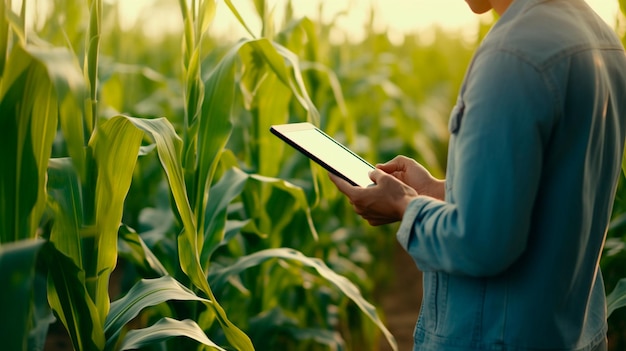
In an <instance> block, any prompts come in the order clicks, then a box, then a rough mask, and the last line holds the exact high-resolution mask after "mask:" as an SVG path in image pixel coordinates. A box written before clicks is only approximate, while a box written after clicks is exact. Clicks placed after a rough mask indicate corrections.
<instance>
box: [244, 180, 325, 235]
mask: <svg viewBox="0 0 626 351" xmlns="http://www.w3.org/2000/svg"><path fill="white" fill-rule="evenodd" d="M248 186H249V187H250V192H246V194H253V195H252V197H248V201H247V203H246V206H247V208H248V211H249V212H250V213H254V214H255V216H257V217H258V218H259V220H260V224H259V229H260V230H261V231H262V232H272V233H280V232H281V231H282V230H283V229H284V228H285V227H286V226H287V224H289V222H290V221H291V220H292V216H293V214H294V213H295V212H296V211H304V213H305V215H306V219H307V224H308V230H309V231H310V233H311V235H312V236H313V239H314V240H317V239H318V234H317V230H316V229H315V224H314V223H313V218H312V217H311V208H310V207H309V203H308V200H307V198H306V194H305V193H304V190H302V188H300V187H298V186H296V185H293V184H291V183H289V182H287V181H285V180H282V179H278V178H271V177H265V176H261V175H256V174H255V175H251V176H250V180H249V181H248ZM267 187H269V189H270V190H262V189H264V188H267ZM261 193H264V194H265V197H264V198H262V199H261V198H258V197H257V196H256V195H255V194H261ZM272 196H273V197H272ZM271 203H282V204H285V203H290V204H291V206H279V207H276V206H271V205H269V204H271Z"/></svg>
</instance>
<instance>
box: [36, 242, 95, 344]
mask: <svg viewBox="0 0 626 351" xmlns="http://www.w3.org/2000/svg"><path fill="white" fill-rule="evenodd" d="M45 252H46V255H45V256H46V264H47V266H48V270H49V278H48V301H49V303H50V307H52V309H53V310H54V311H55V312H56V314H57V316H58V317H59V319H60V320H61V322H63V325H64V326H65V328H66V330H67V332H68V334H69V336H70V338H71V339H72V344H73V346H74V349H75V350H89V351H91V350H94V351H95V350H102V349H103V348H104V345H105V339H104V329H103V327H102V323H101V322H100V321H101V320H104V317H106V315H103V316H102V318H101V314H100V313H99V310H98V309H97V307H96V305H95V304H94V302H93V300H92V299H91V297H90V296H89V293H88V292H87V289H86V288H85V272H84V271H83V270H81V269H80V268H79V267H78V266H76V264H75V263H74V260H73V259H71V258H70V257H67V256H66V255H64V254H63V253H62V252H60V251H58V250H56V249H55V248H54V247H52V246H50V249H49V250H45Z"/></svg>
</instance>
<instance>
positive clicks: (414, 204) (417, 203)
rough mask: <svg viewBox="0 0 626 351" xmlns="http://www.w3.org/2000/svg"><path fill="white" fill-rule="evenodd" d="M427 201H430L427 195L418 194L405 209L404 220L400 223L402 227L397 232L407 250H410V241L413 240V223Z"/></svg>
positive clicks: (399, 239) (397, 236) (399, 240)
mask: <svg viewBox="0 0 626 351" xmlns="http://www.w3.org/2000/svg"><path fill="white" fill-rule="evenodd" d="M426 201H428V198H427V197H425V196H418V197H416V198H415V199H413V200H412V201H411V202H410V203H409V205H408V206H407V207H406V210H405V211H404V215H403V216H402V222H401V223H400V227H399V228H398V232H397V233H396V238H397V239H398V242H400V245H402V247H403V248H404V249H405V250H406V251H409V242H410V240H411V234H412V233H413V224H415V219H416V218H417V214H418V213H419V211H420V210H421V209H422V207H423V206H424V204H425V203H426Z"/></svg>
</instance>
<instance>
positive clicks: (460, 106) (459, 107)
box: [448, 97, 465, 134]
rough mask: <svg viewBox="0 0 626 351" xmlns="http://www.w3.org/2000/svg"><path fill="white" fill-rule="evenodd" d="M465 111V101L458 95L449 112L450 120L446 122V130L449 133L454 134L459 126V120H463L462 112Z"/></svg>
mask: <svg viewBox="0 0 626 351" xmlns="http://www.w3.org/2000/svg"><path fill="white" fill-rule="evenodd" d="M464 112H465V103H464V102H463V100H462V99H461V97H459V99H458V100H457V102H456V105H454V108H453V109H452V112H451V113H450V121H449V122H448V130H449V131H450V134H456V133H457V132H458V131H459V129H460V128H461V121H462V120H463V113H464Z"/></svg>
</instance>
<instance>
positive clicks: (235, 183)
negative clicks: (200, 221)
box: [200, 168, 248, 268]
mask: <svg viewBox="0 0 626 351" xmlns="http://www.w3.org/2000/svg"><path fill="white" fill-rule="evenodd" d="M247 180H248V175H247V174H246V173H245V172H243V171H242V170H240V169H237V168H232V169H230V170H228V171H227V172H226V173H225V174H224V175H223V176H222V178H221V179H220V181H219V182H217V183H216V184H215V185H214V186H213V187H212V188H211V196H212V199H213V201H209V203H208V204H207V206H206V225H205V229H204V232H205V235H204V245H203V246H202V254H201V255H200V262H206V263H205V267H206V266H208V263H209V259H210V258H211V255H212V254H213V252H215V250H216V249H217V248H218V247H219V244H220V243H221V242H222V241H223V240H224V237H225V235H226V213H227V210H228V205H229V204H230V203H231V202H232V201H233V199H234V198H235V197H237V196H239V195H240V194H241V192H242V190H243V188H244V186H245V183H246V181H247ZM206 268H208V267H206Z"/></svg>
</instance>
